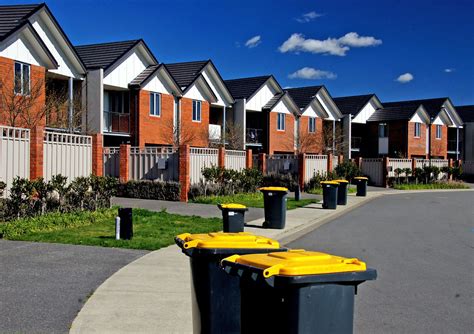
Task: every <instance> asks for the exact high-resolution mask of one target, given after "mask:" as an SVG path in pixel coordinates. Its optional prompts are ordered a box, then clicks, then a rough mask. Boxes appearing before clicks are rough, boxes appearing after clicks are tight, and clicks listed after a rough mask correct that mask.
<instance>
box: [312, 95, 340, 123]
mask: <svg viewBox="0 0 474 334" xmlns="http://www.w3.org/2000/svg"><path fill="white" fill-rule="evenodd" d="M316 98H317V99H318V102H319V103H320V104H321V105H322V106H323V108H324V111H325V112H326V114H328V117H327V118H326V119H328V120H335V119H336V116H335V115H334V114H333V113H332V112H331V109H330V108H329V106H328V103H327V102H326V101H325V99H324V98H323V97H322V96H321V90H320V91H319V92H318V94H316Z"/></svg>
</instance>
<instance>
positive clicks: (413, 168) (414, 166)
mask: <svg viewBox="0 0 474 334" xmlns="http://www.w3.org/2000/svg"><path fill="white" fill-rule="evenodd" d="M415 169H416V159H415V158H412V159H411V174H412V175H415Z"/></svg>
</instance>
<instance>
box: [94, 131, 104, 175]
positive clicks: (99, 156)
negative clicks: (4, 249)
mask: <svg viewBox="0 0 474 334" xmlns="http://www.w3.org/2000/svg"><path fill="white" fill-rule="evenodd" d="M92 174H93V175H95V176H103V175H104V145H103V137H102V134H100V133H97V134H94V135H92Z"/></svg>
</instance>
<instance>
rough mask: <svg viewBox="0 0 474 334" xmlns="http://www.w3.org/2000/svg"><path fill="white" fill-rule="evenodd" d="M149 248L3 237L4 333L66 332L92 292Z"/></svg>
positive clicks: (0, 290)
mask: <svg viewBox="0 0 474 334" xmlns="http://www.w3.org/2000/svg"><path fill="white" fill-rule="evenodd" d="M145 253H146V251H136V250H125V249H115V248H100V247H88V246H72V245H58V244H44V243H30V242H20V241H18V242H16V241H6V240H0V333H67V332H69V327H70V325H71V323H72V321H73V320H74V318H75V317H76V315H77V313H78V312H79V310H80V309H81V308H82V305H83V304H84V303H85V302H86V301H87V298H88V296H90V295H91V294H92V292H93V291H94V290H95V289H96V288H97V287H98V286H99V285H100V284H101V283H102V282H104V281H105V280H106V279H107V278H108V277H109V276H111V275H112V274H113V273H114V272H116V271H117V270H118V269H120V268H121V267H123V266H125V265H126V264H128V263H129V262H131V261H133V260H135V259H137V258H139V257H140V256H142V255H143V254H145Z"/></svg>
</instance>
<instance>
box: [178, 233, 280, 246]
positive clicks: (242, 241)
mask: <svg viewBox="0 0 474 334" xmlns="http://www.w3.org/2000/svg"><path fill="white" fill-rule="evenodd" d="M177 238H178V239H181V240H183V241H184V245H183V248H184V249H189V248H244V249H247V248H271V249H273V248H275V249H277V248H280V244H279V242H278V241H275V240H272V239H269V238H265V237H260V236H258V235H254V234H252V233H248V232H237V233H225V232H214V233H207V234H204V233H203V234H190V233H183V234H180V235H178V236H177Z"/></svg>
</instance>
